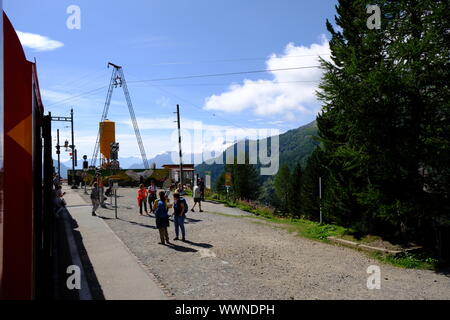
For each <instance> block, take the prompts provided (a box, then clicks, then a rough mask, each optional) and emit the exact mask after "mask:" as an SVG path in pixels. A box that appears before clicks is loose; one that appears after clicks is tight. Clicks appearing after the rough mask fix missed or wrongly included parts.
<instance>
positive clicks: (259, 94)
mask: <svg viewBox="0 0 450 320" xmlns="http://www.w3.org/2000/svg"><path fill="white" fill-rule="evenodd" d="M319 56H321V57H322V58H324V59H325V60H328V59H329V58H330V48H329V44H328V40H327V39H326V38H325V36H322V37H321V41H320V43H314V44H312V45H311V46H309V47H304V46H295V45H294V44H293V43H289V44H288V45H287V46H286V48H285V50H284V53H283V54H280V55H277V54H272V55H271V56H270V57H269V58H268V60H267V61H266V66H267V70H274V69H286V68H296V67H311V66H319ZM268 72H269V73H270V74H271V75H272V76H273V79H272V80H248V79H246V80H244V81H243V84H233V85H231V86H230V87H229V88H228V91H226V92H223V93H221V94H218V95H212V96H210V97H208V98H206V100H205V105H204V108H205V109H206V110H221V111H225V112H241V111H244V110H252V111H253V113H254V114H255V115H257V116H264V117H266V116H276V117H280V116H281V118H282V119H284V120H293V119H295V117H296V116H298V115H299V114H300V115H301V114H304V115H311V114H316V113H317V112H318V111H319V106H318V103H317V98H316V90H317V88H318V83H319V80H320V78H321V76H322V73H323V71H322V70H321V69H320V68H304V69H297V70H288V71H278V72H273V71H268Z"/></svg>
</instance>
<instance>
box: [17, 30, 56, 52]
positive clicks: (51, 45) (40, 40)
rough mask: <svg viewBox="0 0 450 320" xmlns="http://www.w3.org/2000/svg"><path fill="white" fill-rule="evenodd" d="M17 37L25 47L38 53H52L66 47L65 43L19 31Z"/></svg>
mask: <svg viewBox="0 0 450 320" xmlns="http://www.w3.org/2000/svg"><path fill="white" fill-rule="evenodd" d="M17 35H18V36H19V39H20V42H21V43H22V45H23V46H24V47H27V48H30V49H34V50H36V51H51V50H55V49H58V48H61V47H63V46H64V43H62V42H60V41H56V40H52V39H50V38H48V37H45V36H42V35H40V34H35V33H28V32H22V31H17Z"/></svg>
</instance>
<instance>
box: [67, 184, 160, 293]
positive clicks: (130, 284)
mask: <svg viewBox="0 0 450 320" xmlns="http://www.w3.org/2000/svg"><path fill="white" fill-rule="evenodd" d="M64 191H65V192H66V195H65V196H64V199H65V200H66V202H67V209H68V211H69V212H70V214H71V216H72V217H73V219H75V220H76V222H77V224H78V229H77V230H78V231H79V232H80V233H81V236H82V241H83V244H84V247H85V249H86V251H87V254H88V256H89V259H90V262H91V264H92V267H93V269H94V272H95V275H96V277H97V280H98V283H99V285H100V286H101V289H102V291H103V295H104V297H105V299H106V300H164V299H167V296H166V295H165V294H164V292H163V291H162V289H161V287H160V286H159V285H158V284H157V283H156V282H155V281H154V279H152V276H151V275H150V274H149V272H147V271H146V270H144V268H143V267H142V266H141V265H140V264H139V262H138V260H137V258H136V257H135V256H134V255H133V254H132V253H131V252H130V251H129V250H128V248H127V247H126V246H125V245H124V244H123V242H122V241H121V240H120V239H119V238H118V237H117V236H116V235H115V234H114V233H113V232H112V231H111V229H110V228H109V226H108V225H107V224H106V223H105V222H104V221H103V219H101V218H97V217H93V216H92V215H91V209H92V207H91V206H90V205H89V203H87V202H86V201H85V200H84V199H83V198H82V197H81V196H80V195H78V194H77V193H76V192H75V191H73V190H70V189H68V188H64Z"/></svg>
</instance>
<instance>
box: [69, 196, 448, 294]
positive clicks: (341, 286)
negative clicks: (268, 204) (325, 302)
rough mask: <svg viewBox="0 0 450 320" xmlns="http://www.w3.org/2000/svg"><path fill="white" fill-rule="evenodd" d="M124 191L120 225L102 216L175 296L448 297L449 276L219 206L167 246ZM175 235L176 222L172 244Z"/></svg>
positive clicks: (109, 212) (193, 219)
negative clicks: (377, 281) (374, 270)
mask: <svg viewBox="0 0 450 320" xmlns="http://www.w3.org/2000/svg"><path fill="white" fill-rule="evenodd" d="M77 192H78V193H79V194H80V195H83V190H78V191H77ZM118 194H119V197H118V206H119V208H118V219H117V220H116V219H114V209H112V208H111V207H110V206H108V209H99V210H98V212H97V213H98V214H99V216H100V217H101V218H103V219H105V221H106V222H107V224H108V225H109V226H110V227H111V229H112V230H113V231H114V232H115V233H116V234H117V236H118V237H119V238H120V239H121V240H122V241H123V242H124V243H125V244H126V246H128V248H129V249H130V250H131V252H133V253H134V255H136V256H137V258H138V259H139V260H140V261H141V262H142V263H143V264H144V265H146V266H147V267H148V269H149V270H150V271H151V272H152V273H153V274H154V275H155V276H156V277H157V278H158V279H159V280H160V281H161V282H162V283H163V284H164V285H165V286H166V287H167V288H168V289H169V290H170V291H171V292H172V293H173V294H174V295H175V297H176V298H177V299H220V300H230V299H231V300H233V299H283V300H285V299H288V300H289V299H450V277H449V275H445V274H438V273H435V272H433V271H427V270H412V269H401V268H397V267H393V266H390V265H384V264H382V263H381V262H379V261H376V260H373V259H370V258H368V257H367V256H366V255H365V254H364V253H362V252H359V251H356V250H353V249H350V248H346V247H341V246H337V245H331V244H325V243H320V242H315V241H311V240H308V239H304V238H301V237H298V236H295V235H293V234H290V233H289V232H288V231H286V230H285V229H283V228H280V227H279V226H275V225H272V224H271V223H261V221H260V220H257V219H252V218H248V217H247V218H242V216H249V213H246V212H243V211H241V210H239V209H236V208H227V207H224V206H223V205H221V204H213V203H203V209H204V210H205V212H203V213H199V212H195V213H194V212H189V213H188V214H187V224H186V230H187V240H188V241H187V242H181V241H172V243H173V245H166V246H164V245H161V244H158V242H159V233H158V230H157V229H156V227H155V219H154V217H153V216H150V217H148V216H140V215H139V212H138V207H137V201H136V190H135V189H131V188H121V189H119V191H118ZM83 197H86V199H88V196H85V195H83ZM187 199H188V203H189V208H191V207H192V205H193V201H192V199H190V198H187ZM108 203H109V199H108ZM174 234H175V233H174V224H173V222H172V221H171V225H170V228H169V236H170V238H171V239H172V238H173V237H174ZM371 265H377V266H379V267H380V269H381V288H380V289H375V290H370V289H368V288H367V279H368V277H369V276H370V275H369V274H368V273H367V268H368V267H369V266H371Z"/></svg>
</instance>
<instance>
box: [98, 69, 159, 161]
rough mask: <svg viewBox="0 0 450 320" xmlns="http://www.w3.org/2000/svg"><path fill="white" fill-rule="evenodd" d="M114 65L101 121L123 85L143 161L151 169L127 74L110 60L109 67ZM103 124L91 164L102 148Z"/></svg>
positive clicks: (105, 116)
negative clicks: (115, 93) (114, 95)
mask: <svg viewBox="0 0 450 320" xmlns="http://www.w3.org/2000/svg"><path fill="white" fill-rule="evenodd" d="M110 66H111V67H113V71H112V74H111V81H110V83H109V88H108V93H107V95H106V101H105V106H104V107H103V113H102V118H101V121H100V122H103V121H105V120H106V118H107V116H108V111H109V106H110V105H111V97H112V93H113V91H114V89H115V88H117V87H122V89H123V93H124V95H125V99H126V101H127V105H128V111H129V112H130V117H131V122H132V123H133V128H134V134H135V135H136V140H137V143H138V146H139V151H140V152H141V157H142V162H143V164H144V168H145V169H149V168H150V167H149V165H148V160H147V156H146V154H145V149H144V144H143V143H142V138H141V133H140V131H139V127H138V124H137V120H136V115H135V113H134V108H133V104H132V103H131V97H130V92H129V91H128V86H127V82H126V80H125V75H124V73H123V68H122V67H121V66H118V65H115V64H114V63H111V62H109V63H108V68H109V67H110ZM101 130H102V126H100V127H99V131H98V134H97V140H96V143H95V147H94V153H93V155H92V159H91V166H94V167H95V166H96V163H97V157H98V153H99V149H100V138H101V136H102V132H101Z"/></svg>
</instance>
